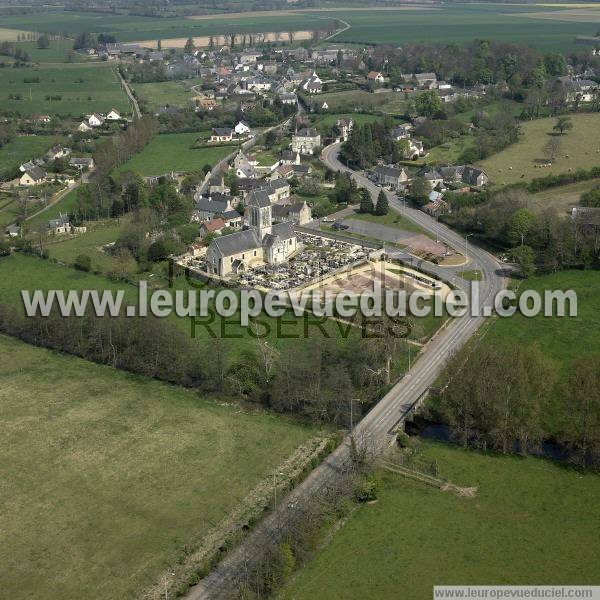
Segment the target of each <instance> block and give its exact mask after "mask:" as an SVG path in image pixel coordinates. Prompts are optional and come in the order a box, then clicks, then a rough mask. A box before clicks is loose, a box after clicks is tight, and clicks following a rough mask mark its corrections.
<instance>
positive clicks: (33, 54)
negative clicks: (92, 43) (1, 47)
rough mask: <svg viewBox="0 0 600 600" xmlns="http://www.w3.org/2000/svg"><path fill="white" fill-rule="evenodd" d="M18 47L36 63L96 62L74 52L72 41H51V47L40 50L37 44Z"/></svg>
mask: <svg viewBox="0 0 600 600" xmlns="http://www.w3.org/2000/svg"><path fill="white" fill-rule="evenodd" d="M0 38H1V36H0ZM18 47H20V48H22V49H23V50H25V51H26V52H27V53H28V54H29V57H30V58H31V61H32V62H34V63H40V64H44V63H50V64H52V63H65V62H74V63H82V62H88V61H90V60H94V59H93V58H91V57H89V56H87V55H86V54H83V53H80V52H74V51H73V40H71V39H57V40H50V46H49V47H48V48H43V49H42V48H38V46H37V42H19V43H18Z"/></svg>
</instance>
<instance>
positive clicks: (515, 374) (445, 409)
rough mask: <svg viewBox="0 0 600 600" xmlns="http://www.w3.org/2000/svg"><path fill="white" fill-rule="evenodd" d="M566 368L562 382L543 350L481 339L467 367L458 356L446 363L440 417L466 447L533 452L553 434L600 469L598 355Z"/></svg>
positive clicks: (584, 464) (580, 461)
mask: <svg viewBox="0 0 600 600" xmlns="http://www.w3.org/2000/svg"><path fill="white" fill-rule="evenodd" d="M568 372H569V374H568V376H567V378H566V380H565V381H562V382H561V381H559V380H558V378H557V374H556V373H557V370H556V367H555V365H554V364H553V363H552V362H551V361H549V360H548V359H547V358H546V357H544V356H543V355H542V353H541V352H540V351H539V350H538V349H537V348H533V347H532V348H525V347H523V346H519V345H514V344H511V345H508V344H506V343H504V344H503V343H500V344H498V343H496V342H495V343H493V344H491V343H485V344H482V345H481V346H479V347H477V349H476V351H474V352H472V353H471V354H470V355H469V358H468V360H467V361H466V364H465V360H464V357H463V356H461V355H458V356H457V357H455V358H454V359H453V360H452V361H451V362H450V364H449V365H448V368H447V370H446V378H447V380H449V383H448V386H447V388H446V389H445V391H444V392H443V393H442V394H441V395H440V398H439V406H438V411H439V414H438V416H441V417H442V419H443V420H444V421H445V422H446V423H447V424H448V425H449V426H450V428H451V430H452V432H453V435H454V436H455V439H456V440H457V441H458V442H459V443H460V444H461V445H463V446H465V447H468V446H471V447H475V448H482V449H493V450H496V451H499V452H502V453H505V454H506V453H510V452H519V453H521V454H527V453H528V452H530V451H532V450H535V449H538V448H539V447H540V445H541V443H542V442H543V441H545V440H548V439H554V440H555V441H558V442H560V443H561V444H564V445H565V446H566V447H567V448H568V449H569V450H570V453H571V459H572V460H573V461H574V462H575V463H576V464H578V465H580V466H582V467H592V468H600V355H598V354H596V355H587V356H581V357H579V358H576V359H575V360H573V361H572V362H571V364H570V365H569V369H568ZM556 398H560V401H556V400H555V399H556ZM557 423H558V425H557Z"/></svg>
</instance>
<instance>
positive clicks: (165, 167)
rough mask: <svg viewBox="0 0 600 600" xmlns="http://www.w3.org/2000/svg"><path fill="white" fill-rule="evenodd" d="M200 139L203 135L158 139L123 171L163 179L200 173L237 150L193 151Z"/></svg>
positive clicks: (183, 134)
mask: <svg viewBox="0 0 600 600" xmlns="http://www.w3.org/2000/svg"><path fill="white" fill-rule="evenodd" d="M200 136H201V134H200V133H166V134H162V135H157V136H156V137H155V138H154V139H153V140H152V141H151V142H150V143H149V144H148V145H147V146H146V147H145V148H144V149H143V150H142V151H141V152H139V153H138V154H136V155H135V156H134V157H133V158H132V159H131V160H129V161H128V162H126V163H125V164H124V165H122V166H121V167H120V168H119V171H120V172H123V171H135V172H137V173H139V174H140V175H142V176H149V175H162V174H164V173H169V172H170V171H179V172H193V171H200V170H201V169H202V167H203V166H204V165H206V164H209V165H214V164H215V163H217V162H218V161H219V160H221V159H222V158H223V157H225V156H227V155H228V154H231V152H233V151H234V150H235V147H234V146H220V147H219V146H215V147H214V148H196V149H193V148H192V146H193V144H194V142H195V141H196V140H197V139H198V138H199V137H200Z"/></svg>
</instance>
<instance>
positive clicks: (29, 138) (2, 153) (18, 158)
mask: <svg viewBox="0 0 600 600" xmlns="http://www.w3.org/2000/svg"><path fill="white" fill-rule="evenodd" d="M59 141H60V138H58V137H51V136H41V135H23V136H17V137H15V138H13V139H12V140H11V141H10V142H8V144H5V145H4V146H2V148H0V180H2V179H10V178H12V177H13V176H15V175H16V174H17V172H18V170H19V165H22V164H23V163H24V162H27V161H28V160H31V159H32V158H38V157H40V156H42V155H43V154H44V153H45V152H46V151H47V150H48V148H50V147H51V146H52V145H53V144H55V143H57V142H59Z"/></svg>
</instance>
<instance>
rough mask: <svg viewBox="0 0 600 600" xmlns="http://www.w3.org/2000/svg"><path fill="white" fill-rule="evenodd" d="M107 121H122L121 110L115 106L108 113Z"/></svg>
mask: <svg viewBox="0 0 600 600" xmlns="http://www.w3.org/2000/svg"><path fill="white" fill-rule="evenodd" d="M106 120H107V121H120V120H121V115H120V113H119V111H118V110H117V109H115V108H112V109H111V111H110V112H109V113H108V114H107V115H106Z"/></svg>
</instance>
